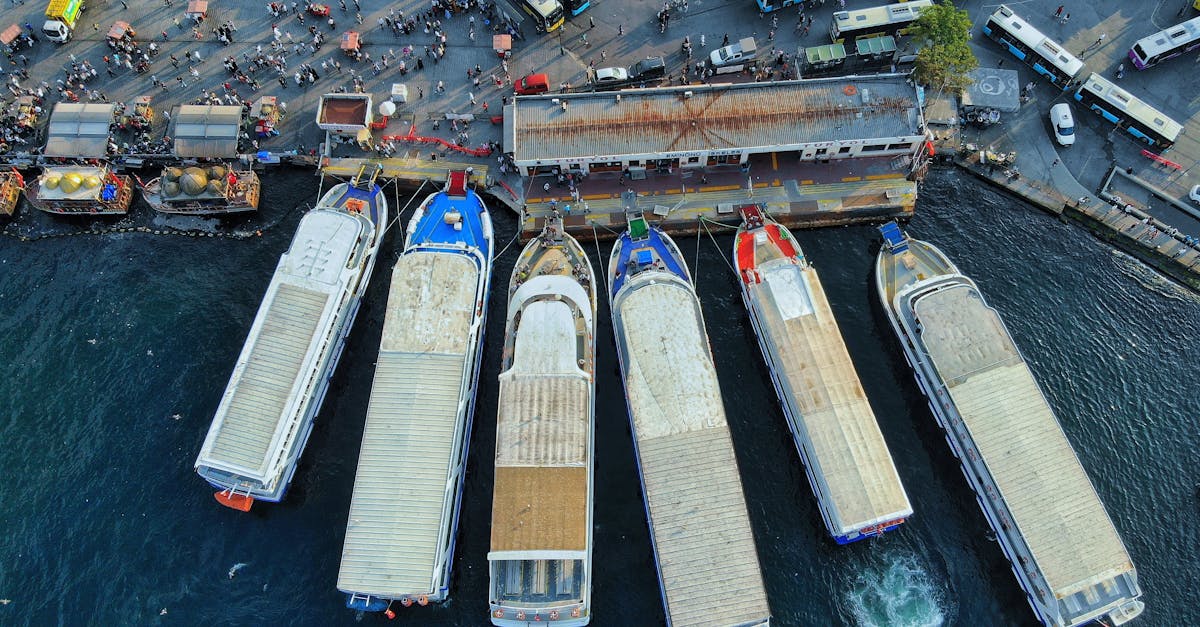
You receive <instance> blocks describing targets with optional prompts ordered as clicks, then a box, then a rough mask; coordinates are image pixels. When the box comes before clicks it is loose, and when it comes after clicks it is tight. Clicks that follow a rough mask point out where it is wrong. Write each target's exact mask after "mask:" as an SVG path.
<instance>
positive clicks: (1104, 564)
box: [875, 222, 1145, 627]
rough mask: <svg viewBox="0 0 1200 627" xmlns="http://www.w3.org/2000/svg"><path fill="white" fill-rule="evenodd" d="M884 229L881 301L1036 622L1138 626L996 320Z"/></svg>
mask: <svg viewBox="0 0 1200 627" xmlns="http://www.w3.org/2000/svg"><path fill="white" fill-rule="evenodd" d="M880 231H881V232H882V234H883V238H884V243H883V247H882V249H881V250H880V251H879V257H878V259H877V260H876V264H875V285H876V288H877V290H878V294H879V299H880V301H881V302H882V304H883V308H884V311H885V312H886V313H887V316H888V320H889V321H890V322H891V325H892V328H893V329H894V330H895V332H896V336H897V337H898V338H899V339H900V345H901V347H902V348H903V350H904V356H905V358H906V359H907V360H908V362H909V365H910V366H912V369H913V372H914V374H915V376H916V379H917V384H918V385H919V386H920V388H921V391H922V392H923V393H924V394H925V396H926V398H927V399H928V400H929V407H930V409H931V410H932V412H933V415H934V417H935V418H937V421H938V424H939V425H940V426H941V428H942V430H943V431H944V432H945V435H946V441H947V442H949V443H950V448H951V450H952V451H953V452H954V455H955V456H956V457H957V458H958V460H959V464H960V465H961V469H962V473H963V475H964V476H965V477H966V479H967V482H968V483H969V484H970V485H971V488H972V489H973V490H974V491H975V497H976V500H977V501H978V502H979V506H980V508H981V509H982V510H983V513H984V517H986V518H987V520H988V523H989V524H990V525H991V527H992V529H993V531H994V532H995V535H996V541H997V542H998V543H999V544H1000V546H1001V548H1002V549H1003V550H1004V555H1005V557H1007V558H1008V561H1009V564H1010V565H1011V566H1012V571H1013V574H1015V575H1016V577H1017V581H1018V582H1019V583H1020V585H1021V588H1022V590H1024V592H1025V596H1026V599H1027V600H1028V601H1029V605H1030V606H1031V607H1032V608H1033V612H1034V614H1035V615H1036V616H1037V618H1038V620H1040V621H1041V622H1042V623H1043V624H1045V625H1049V626H1053V627H1070V626H1074V625H1084V624H1087V623H1090V622H1092V621H1096V622H1098V623H1100V624H1106V625H1110V626H1111V625H1121V624H1124V623H1126V622H1128V621H1130V620H1132V619H1133V618H1135V617H1136V616H1138V615H1139V614H1141V613H1142V610H1143V608H1144V607H1145V606H1144V604H1143V603H1142V601H1141V600H1139V597H1140V596H1141V594H1142V591H1141V588H1139V587H1138V580H1137V570H1136V569H1135V568H1134V566H1133V562H1132V561H1131V560H1130V558H1129V553H1128V552H1127V551H1126V550H1125V545H1124V543H1123V542H1122V541H1121V537H1120V535H1118V533H1117V529H1116V527H1115V526H1114V525H1113V522H1112V519H1110V518H1109V516H1108V512H1107V511H1105V509H1104V505H1103V504H1102V503H1101V502H1100V497H1099V496H1098V495H1097V494H1096V490H1095V488H1094V487H1093V486H1092V483H1091V481H1090V480H1089V479H1088V476H1087V473H1086V472H1085V471H1084V469H1083V465H1082V464H1080V462H1079V458H1078V457H1077V456H1076V455H1075V450H1074V449H1073V448H1072V447H1071V443H1070V442H1069V441H1068V440H1067V437H1066V435H1065V434H1064V433H1063V430H1062V426H1061V425H1060V424H1059V422H1058V419H1057V418H1056V417H1055V415H1054V411H1053V409H1051V407H1050V404H1049V402H1047V400H1046V397H1045V395H1044V394H1043V393H1042V389H1041V387H1039V386H1038V383H1037V381H1036V380H1035V379H1034V377H1033V373H1032V372H1031V371H1030V369H1029V365H1028V364H1027V363H1026V361H1025V358H1024V356H1022V355H1021V351H1020V350H1019V349H1018V348H1017V345H1016V344H1015V343H1014V342H1013V338H1012V335H1011V334H1010V333H1009V331H1008V329H1007V328H1006V327H1005V326H1004V322H1003V321H1002V320H1001V319H1000V316H999V314H998V313H997V312H996V310H995V309H993V308H992V307H991V306H989V305H988V303H987V301H986V300H984V298H983V294H981V293H980V291H979V288H978V287H977V286H976V285H975V282H974V281H972V280H971V279H969V278H967V277H966V276H964V275H963V274H962V273H961V272H959V270H958V268H957V267H955V265H954V264H953V263H952V262H951V261H950V260H949V259H948V258H947V257H946V256H945V255H944V254H942V252H941V251H940V250H938V249H937V248H936V247H935V246H933V245H932V244H929V243H927V242H923V241H920V240H916V239H912V238H909V237H908V236H907V234H905V233H904V232H903V231H901V230H900V228H899V227H898V226H897V225H896V223H894V222H892V223H888V224H886V225H884V226H882V227H880Z"/></svg>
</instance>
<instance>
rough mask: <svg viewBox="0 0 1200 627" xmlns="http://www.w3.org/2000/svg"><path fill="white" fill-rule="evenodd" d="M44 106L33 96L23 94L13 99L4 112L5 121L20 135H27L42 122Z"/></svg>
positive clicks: (6, 124) (5, 123)
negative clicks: (35, 100) (38, 104)
mask: <svg viewBox="0 0 1200 627" xmlns="http://www.w3.org/2000/svg"><path fill="white" fill-rule="evenodd" d="M41 118H42V108H41V107H39V106H37V103H35V102H34V98H33V96H21V97H19V98H17V99H16V100H14V101H13V103H12V104H11V105H9V106H8V109H7V110H6V111H5V113H4V119H3V123H4V125H5V126H8V127H9V128H11V129H13V130H15V131H16V132H17V133H18V134H20V135H27V134H29V133H31V132H33V131H34V130H35V129H37V127H38V124H40V123H41Z"/></svg>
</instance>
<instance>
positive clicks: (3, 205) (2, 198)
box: [0, 169, 25, 216]
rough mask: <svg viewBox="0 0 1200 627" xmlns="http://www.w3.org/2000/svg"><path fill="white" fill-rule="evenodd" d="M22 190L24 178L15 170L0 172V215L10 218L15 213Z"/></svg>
mask: <svg viewBox="0 0 1200 627" xmlns="http://www.w3.org/2000/svg"><path fill="white" fill-rule="evenodd" d="M24 188H25V177H23V176H21V173H20V172H18V171H17V170H16V169H12V170H8V171H7V172H2V171H0V215H3V216H11V215H12V214H13V213H15V212H16V210H17V203H18V202H20V201H21V190H22V189H24Z"/></svg>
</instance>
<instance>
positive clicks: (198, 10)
mask: <svg viewBox="0 0 1200 627" xmlns="http://www.w3.org/2000/svg"><path fill="white" fill-rule="evenodd" d="M184 15H185V16H187V17H190V18H192V19H193V20H195V21H197V22H199V21H201V20H203V19H204V18H206V17H208V0H189V1H188V5H187V11H185V12H184Z"/></svg>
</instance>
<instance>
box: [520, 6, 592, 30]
mask: <svg viewBox="0 0 1200 627" xmlns="http://www.w3.org/2000/svg"><path fill="white" fill-rule="evenodd" d="M521 10H522V11H525V13H526V14H528V15H529V17H531V18H533V27H534V28H535V29H537V31H538V32H539V33H552V32H554V31H556V30H558V29H559V28H561V27H562V25H563V16H564V12H563V6H562V4H560V3H559V1H558V0H521ZM581 10H582V9H581Z"/></svg>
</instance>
